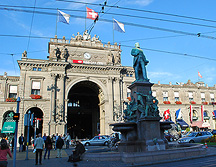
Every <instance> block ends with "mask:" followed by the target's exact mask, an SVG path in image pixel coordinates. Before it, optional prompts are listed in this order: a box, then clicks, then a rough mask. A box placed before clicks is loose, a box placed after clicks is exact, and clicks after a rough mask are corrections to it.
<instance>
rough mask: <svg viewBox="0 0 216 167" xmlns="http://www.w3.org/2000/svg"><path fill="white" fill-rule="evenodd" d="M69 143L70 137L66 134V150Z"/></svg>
mask: <svg viewBox="0 0 216 167" xmlns="http://www.w3.org/2000/svg"><path fill="white" fill-rule="evenodd" d="M70 141H71V136H70V134H69V133H67V136H66V149H68V148H69V144H70Z"/></svg>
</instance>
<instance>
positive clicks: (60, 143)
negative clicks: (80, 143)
mask: <svg viewBox="0 0 216 167" xmlns="http://www.w3.org/2000/svg"><path fill="white" fill-rule="evenodd" d="M63 145H64V140H63V139H62V138H61V136H60V135H59V136H58V139H57V140H56V149H57V156H56V158H61V157H62V147H63Z"/></svg>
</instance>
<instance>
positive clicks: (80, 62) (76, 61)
mask: <svg viewBox="0 0 216 167" xmlns="http://www.w3.org/2000/svg"><path fill="white" fill-rule="evenodd" d="M73 63H76V64H83V60H73Z"/></svg>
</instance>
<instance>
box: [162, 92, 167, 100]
mask: <svg viewBox="0 0 216 167" xmlns="http://www.w3.org/2000/svg"><path fill="white" fill-rule="evenodd" d="M163 101H168V92H163Z"/></svg>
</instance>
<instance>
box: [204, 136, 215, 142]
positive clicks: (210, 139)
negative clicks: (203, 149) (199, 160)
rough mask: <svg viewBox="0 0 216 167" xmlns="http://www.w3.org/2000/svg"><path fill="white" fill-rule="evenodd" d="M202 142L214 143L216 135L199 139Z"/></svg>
mask: <svg viewBox="0 0 216 167" xmlns="http://www.w3.org/2000/svg"><path fill="white" fill-rule="evenodd" d="M201 142H202V143H205V142H206V143H216V135H213V136H212V137H209V138H207V139H203V140H202V141H201Z"/></svg>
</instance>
